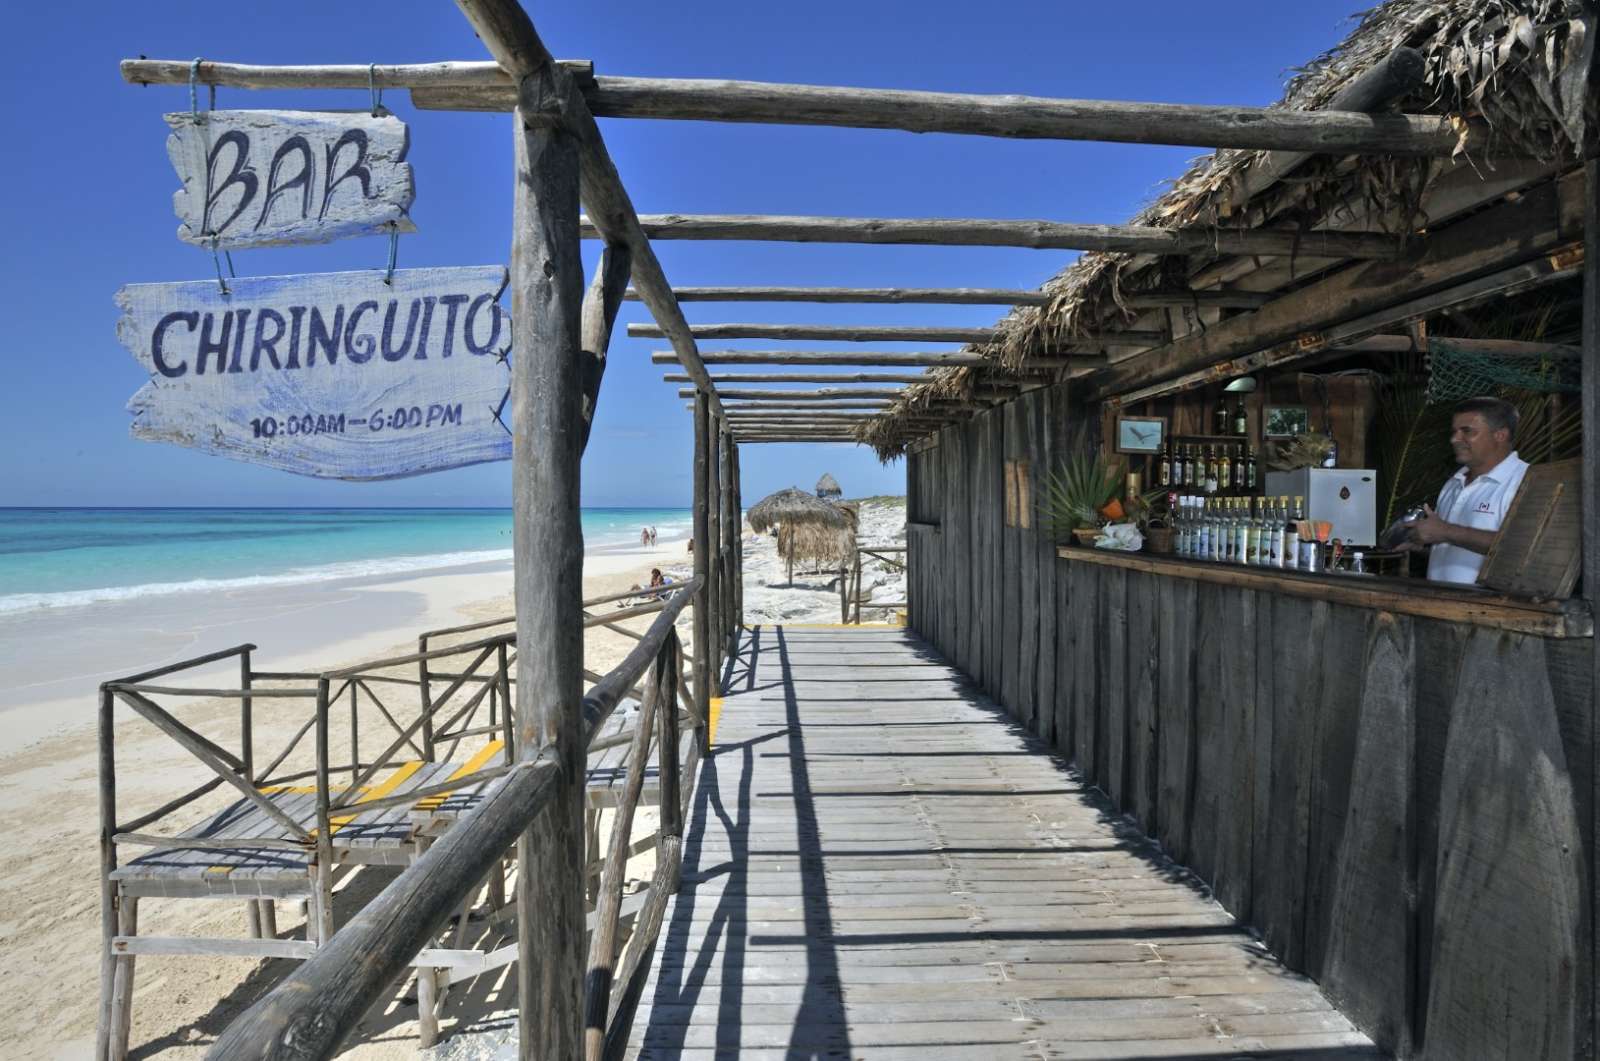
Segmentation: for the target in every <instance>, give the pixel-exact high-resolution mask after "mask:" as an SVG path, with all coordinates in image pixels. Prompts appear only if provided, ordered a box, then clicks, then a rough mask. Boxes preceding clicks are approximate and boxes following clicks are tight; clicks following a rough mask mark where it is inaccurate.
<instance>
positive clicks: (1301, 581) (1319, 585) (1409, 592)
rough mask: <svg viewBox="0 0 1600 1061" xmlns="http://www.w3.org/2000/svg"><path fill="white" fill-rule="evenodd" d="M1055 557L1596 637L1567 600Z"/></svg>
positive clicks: (1525, 630)
mask: <svg viewBox="0 0 1600 1061" xmlns="http://www.w3.org/2000/svg"><path fill="white" fill-rule="evenodd" d="M1056 555H1057V556H1059V557H1060V558H1061V559H1063V560H1068V561H1072V562H1075V563H1085V564H1099V565H1102V566H1105V567H1116V568H1122V569H1124V570H1127V571H1143V572H1147V573H1149V574H1153V575H1165V576H1167V577H1169V578H1185V579H1192V580H1194V581H1196V582H1207V583H1211V584H1213V585H1220V586H1236V587H1240V588H1243V589H1258V590H1266V591H1269V592H1272V593H1282V594H1285V595H1286V596H1291V597H1304V598H1307V599H1310V600H1323V601H1328V602H1329V603H1332V604H1348V605H1352V606H1354V607H1358V608H1369V609H1375V610H1378V611H1385V612H1391V613H1394V614H1398V615H1415V616H1420V617H1422V618H1427V619H1443V620H1446V621H1449V622H1457V623H1467V624H1469V625H1472V626H1484V627H1491V628H1494V629H1498V630H1510V631H1514V632H1516V633H1521V634H1536V635H1539V636H1541V637H1552V638H1573V637H1593V636H1594V616H1593V614H1592V613H1591V612H1590V610H1589V606H1588V604H1587V603H1586V602H1585V601H1583V600H1581V599H1579V598H1573V599H1571V600H1565V601H1528V600H1518V599H1515V598H1511V597H1504V596H1500V595H1499V594H1496V593H1493V592H1490V591H1488V590H1481V589H1475V588H1472V587H1468V586H1461V587H1447V586H1444V585H1441V584H1439V583H1435V582H1428V581H1426V580H1425V579H1420V578H1387V577H1381V576H1377V575H1352V574H1349V573H1338V574H1315V575H1313V574H1302V573H1299V572H1295V571H1279V570H1273V569H1269V568H1260V567H1250V566H1246V565H1241V564H1225V563H1212V562H1208V561H1204V560H1186V559H1181V558H1179V557H1175V556H1162V555H1158V554H1155V553H1145V552H1140V553H1126V552H1118V551H1116V550H1112V549H1094V548H1091V547H1089V546H1081V545H1063V546H1059V547H1057V549H1056Z"/></svg>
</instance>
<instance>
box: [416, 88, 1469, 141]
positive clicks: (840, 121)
mask: <svg viewBox="0 0 1600 1061" xmlns="http://www.w3.org/2000/svg"><path fill="white" fill-rule="evenodd" d="M589 95H590V100H591V105H592V106H593V108H594V112H595V113H596V114H598V115H600V116H602V117H607V118H652V119H672V120H685V121H714V122H740V123H750V122H755V123H764V124H774V125H825V126H844V127H849V128H857V129H901V130H905V131H907V132H915V133H956V134H963V135H969V136H989V137H1005V138H1016V139H1032V140H1094V141H1100V142H1104V143H1121V144H1174V145H1179V146H1184V147H1205V148H1216V147H1232V148H1243V149H1247V150H1272V149H1279V150H1293V151H1304V152H1324V153H1332V154H1383V155H1428V156H1433V157H1445V156H1448V155H1449V154H1450V153H1451V151H1453V150H1454V149H1455V148H1456V145H1457V143H1458V137H1457V135H1456V133H1455V132H1454V130H1453V129H1452V128H1451V126H1450V124H1449V122H1448V120H1447V119H1445V118H1442V117H1440V116H1436V115H1427V114H1417V115H1409V114H1393V115H1381V116H1374V115H1366V114H1353V113H1348V112H1343V111H1334V110H1317V111H1297V110H1283V109H1278V108H1266V107H1233V106H1216V105H1208V104H1188V103H1149V102H1143V101H1123V100H1080V99H1059V98H1049V97H1039V96H1016V95H977V94H971V93H956V92H919V91H911V90H905V89H882V88H845V87H839V86H833V85H796V84H781V83H774V82H767V81H726V80H708V79H686V78H645V77H597V78H596V79H595V85H594V88H593V90H592V91H591V92H590V94H589ZM510 99H511V93H510V91H509V90H508V89H507V88H506V87H505V86H504V85H488V86H484V87H483V88H477V87H476V86H473V87H468V88H455V89H453V90H451V89H444V90H434V89H432V88H424V89H421V90H418V91H415V92H414V93H413V101H414V103H415V105H416V106H417V107H419V108H423V109H435V108H437V109H464V110H508V109H509V103H510Z"/></svg>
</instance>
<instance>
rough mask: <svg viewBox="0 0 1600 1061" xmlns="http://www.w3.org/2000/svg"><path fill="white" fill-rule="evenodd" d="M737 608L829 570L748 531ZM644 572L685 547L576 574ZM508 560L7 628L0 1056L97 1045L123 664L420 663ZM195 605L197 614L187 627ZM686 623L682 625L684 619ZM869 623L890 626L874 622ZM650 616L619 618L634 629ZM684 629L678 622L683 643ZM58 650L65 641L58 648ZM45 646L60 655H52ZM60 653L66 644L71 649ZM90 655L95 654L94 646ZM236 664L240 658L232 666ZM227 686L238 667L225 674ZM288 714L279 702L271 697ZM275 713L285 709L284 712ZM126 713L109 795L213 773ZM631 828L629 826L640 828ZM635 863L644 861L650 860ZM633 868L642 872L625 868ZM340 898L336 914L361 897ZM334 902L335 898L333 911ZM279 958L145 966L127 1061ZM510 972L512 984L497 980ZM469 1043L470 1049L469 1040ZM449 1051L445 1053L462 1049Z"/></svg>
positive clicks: (247, 991)
mask: <svg viewBox="0 0 1600 1061" xmlns="http://www.w3.org/2000/svg"><path fill="white" fill-rule="evenodd" d="M904 515H905V513H904V506H903V502H900V503H896V502H895V501H887V502H875V503H868V504H866V505H864V506H863V509H862V521H861V534H860V540H861V541H862V542H863V543H873V544H896V543H901V542H903V539H904ZM743 542H744V549H745V573H746V588H745V613H746V621H747V622H748V623H750V624H758V623H773V622H837V621H838V619H839V596H838V585H837V582H836V581H834V580H835V579H837V577H838V575H837V572H809V573H808V572H803V571H801V570H799V569H797V570H796V572H795V576H794V583H793V584H792V585H791V584H789V582H788V580H787V577H786V574H785V569H784V565H783V564H782V562H781V561H780V560H779V558H778V557H777V555H776V549H775V545H774V541H773V539H771V538H770V537H764V536H757V535H754V534H751V533H750V532H749V530H748V528H746V530H745V532H744V535H743ZM652 567H660V568H662V570H663V571H664V572H665V573H666V574H668V575H669V576H671V577H674V578H687V577H689V576H690V575H691V574H692V558H691V556H690V555H689V554H688V553H687V552H686V551H685V548H684V542H682V541H673V542H667V541H662V542H661V543H660V544H659V545H658V546H657V547H656V548H655V549H654V550H649V549H641V548H638V547H633V548H629V549H615V550H607V551H595V552H593V553H591V554H590V555H589V556H588V557H587V559H586V561H585V567H584V595H585V596H586V597H592V596H601V595H604V594H608V593H613V592H619V591H621V590H625V589H627V588H629V587H630V586H632V585H634V584H639V583H644V582H647V581H648V580H649V572H650V569H651V568H652ZM863 584H864V586H867V587H870V588H871V589H872V592H873V595H874V597H876V598H877V599H880V600H889V599H895V600H903V599H904V584H903V580H902V577H901V576H899V575H897V574H896V573H894V572H892V571H888V570H884V569H883V568H882V565H880V564H877V563H872V564H869V565H867V568H866V570H865V573H864V577H863ZM510 591H511V585H510V566H509V564H479V565H474V566H470V567H464V568H459V569H450V570H441V571H429V572H423V573H418V574H415V575H411V576H407V577H401V578H396V577H380V578H367V579H352V580H349V581H348V582H329V583H324V584H319V585H317V586H314V587H306V586H294V587H269V588H260V589H245V590H235V591H230V592H228V593H227V594H223V595H219V597H218V598H217V599H207V600H205V601H196V600H193V599H191V600H187V601H184V600H174V599H168V600H164V601H161V602H159V603H154V604H152V603H150V602H141V603H137V604H135V603H131V602H130V603H128V604H125V605H123V604H116V605H110V604H108V605H98V606H95V607H92V608H75V609H62V610H60V612H59V613H51V612H45V613H36V614H32V615H27V616H22V617H18V616H9V617H7V618H6V621H5V623H3V624H0V645H4V649H3V651H4V652H5V653H7V654H8V657H7V658H5V659H4V660H0V663H3V664H4V670H0V673H5V674H6V675H7V680H6V688H5V690H4V693H3V697H4V699H3V700H0V719H3V720H4V722H5V725H4V726H3V727H0V794H3V796H4V797H5V798H4V800H3V802H0V828H3V829H4V831H5V835H6V836H7V837H8V839H9V842H10V849H11V851H12V853H13V863H12V868H11V870H10V871H9V872H8V874H7V887H6V888H5V889H4V890H3V891H0V952H3V953H4V957H5V960H4V962H0V992H4V996H5V997H6V998H7V1001H8V1004H7V1007H6V1008H7V1016H6V1017H5V1018H4V1019H0V1058H78V1057H84V1056H88V1055H89V1054H90V1053H91V1051H92V1048H93V1042H94V1030H95V1028H94V1025H95V1008H96V999H97V991H98V970H99V960H100V959H99V950H100V933H99V879H98V878H99V872H98V859H99V853H98V842H97V832H98V828H99V817H98V811H97V808H96V777H97V764H96V740H95V704H96V699H95V688H96V686H97V685H98V683H99V682H101V681H104V680H107V679H109V678H112V677H115V676H117V675H119V674H125V673H128V672H130V671H134V670H138V669H142V668H146V667H150V666H157V665H160V664H162V663H165V662H169V661H173V660H178V659H182V658H186V657H190V656H193V655H197V654H200V653H204V652H207V651H212V650H215V649H217V648H220V647H227V646H231V645H236V644H240V643H243V642H251V643H254V644H256V645H257V646H258V648H257V650H256V656H255V660H256V666H257V667H258V668H271V669H283V670H321V669H330V668H333V667H338V666H346V665H351V664H355V663H359V662H362V661H364V660H369V659H375V658H383V657H386V656H393V655H401V654H405V653H408V652H411V651H414V650H415V646H416V640H415V638H416V635H417V634H418V633H419V632H421V631H423V630H427V629H437V628H441V627H448V626H453V625H459V624H461V623H466V622H472V621H476V620H479V619H488V618H495V617H498V616H504V615H509V614H510V613H511V610H512V602H511V596H510ZM196 609H200V610H201V611H203V613H204V616H205V621H204V623H203V624H199V628H198V629H196V628H195V627H196V625H197V624H196V622H195V614H196ZM686 614H687V613H686ZM864 618H866V619H868V620H869V621H871V620H874V619H885V618H892V616H890V615H887V614H884V613H876V614H872V613H869V614H867V615H866V616H864ZM648 620H649V617H648V616H646V617H641V618H639V619H635V620H632V621H630V622H629V625H630V626H631V627H632V628H634V629H643V628H644V627H645V626H647V625H648ZM687 625H688V621H687V618H686V619H685V620H684V626H685V634H687V629H686V628H687ZM63 642H65V643H66V644H65V645H63ZM633 644H634V642H633V641H631V640H629V639H628V638H626V637H623V636H621V635H619V634H615V633H612V632H609V631H606V630H604V629H591V630H590V631H589V632H588V635H587V637H586V640H585V663H586V666H587V667H588V668H589V669H591V670H593V671H596V672H601V673H603V672H605V671H606V670H608V669H609V668H610V667H611V666H613V665H614V664H615V663H616V662H617V661H618V660H619V659H620V658H621V657H622V656H623V655H624V654H625V653H626V652H627V650H628V649H629V648H630V647H631V646H632V645H633ZM52 646H55V647H54V648H52ZM71 646H77V648H76V649H73V648H72V647H71ZM88 648H95V649H97V651H94V652H90V651H88ZM229 666H230V667H236V664H230V665H229ZM232 673H233V676H234V681H235V682H236V680H237V671H236V670H233V672H232ZM216 677H217V672H215V671H212V672H211V673H209V674H208V673H207V672H205V671H200V672H195V673H193V674H186V675H184V677H183V681H185V682H188V683H191V684H192V683H195V682H202V683H204V682H205V681H208V680H209V681H212V682H215V680H216ZM293 702H294V701H275V702H274V703H276V704H283V703H293ZM273 713H274V712H273V711H272V710H268V709H266V708H265V705H263V708H260V709H258V711H257V724H258V727H259V729H258V737H257V739H258V741H259V742H261V743H262V744H266V743H269V742H271V741H272V740H273V739H275V738H277V739H281V738H282V737H284V736H286V735H287V734H288V733H290V732H292V730H293V728H294V725H295V724H296V723H297V722H298V717H297V718H296V719H295V720H294V722H291V721H290V720H289V719H288V718H287V717H285V718H284V719H283V720H282V721H281V722H278V721H275V720H274V719H273V717H272V716H273ZM279 713H280V714H284V715H287V712H286V711H279ZM125 715H126V717H122V715H119V719H120V720H119V722H118V725H117V737H116V747H117V775H118V795H119V801H125V802H126V805H127V806H129V807H135V808H146V807H153V806H156V805H158V804H159V803H161V802H163V801H164V800H165V799H168V798H171V796H172V795H173V794H175V793H177V792H181V791H184V790H186V789H187V788H188V787H190V786H192V785H193V784H196V783H198V782H199V781H201V780H205V779H206V778H207V777H208V776H209V775H208V774H207V772H206V770H205V768H204V767H203V766H202V765H201V764H199V763H198V762H197V761H196V760H194V759H193V758H191V757H189V756H187V755H186V754H185V753H183V752H182V751H181V750H179V749H178V748H177V747H176V746H175V745H174V744H173V743H172V742H171V741H170V740H168V739H167V738H166V737H164V736H163V735H162V734H160V733H159V732H157V731H156V730H155V729H154V728H153V727H151V726H149V725H148V724H146V723H145V722H143V721H142V720H140V719H138V718H137V717H135V716H133V715H132V714H131V712H129V713H125ZM184 721H185V722H186V723H189V724H191V725H194V726H195V727H196V728H197V729H199V730H200V731H201V732H203V733H206V734H207V735H214V739H217V740H219V742H221V741H224V740H228V739H233V738H235V737H236V730H237V704H236V702H235V701H223V700H205V699H195V700H191V701H187V702H185V704H184ZM651 821H652V818H651V816H647V815H641V818H640V820H639V821H638V822H637V823H636V830H638V829H645V830H647V829H649V828H651ZM644 861H645V860H641V863H643V862H644ZM630 870H631V875H642V874H644V873H647V872H648V865H646V864H641V865H638V866H636V867H630ZM362 878H370V880H368V881H367V882H366V883H365V884H361V885H360V887H361V888H367V889H374V890H375V889H376V888H378V887H381V886H382V883H384V882H385V881H386V880H387V879H388V878H387V877H386V876H385V875H384V873H383V872H381V871H377V872H365V871H364V872H362V873H358V874H355V875H354V876H353V878H351V879H353V880H354V881H355V882H357V884H360V882H361V880H362ZM357 884H352V885H350V888H351V889H352V890H353V893H352V894H351V895H350V896H349V897H348V900H347V901H348V902H350V903H354V902H357V901H358V900H359V897H360V888H358V887H357ZM338 902H339V898H338V897H336V905H337V904H338ZM278 905H279V915H278V918H279V919H278V928H279V934H280V936H285V937H293V936H295V935H297V934H298V931H299V929H300V926H301V924H302V922H301V920H300V916H299V914H298V913H297V904H291V903H280V904H278ZM140 915H141V925H140V928H141V931H142V932H156V933H170V934H185V935H200V936H238V935H241V934H242V933H243V927H244V926H243V917H242V914H241V911H240V907H239V905H238V904H236V903H216V904H209V903H196V902H160V901H149V902H146V903H144V904H143V905H142V906H141V911H140ZM286 969H287V963H286V962H282V961H278V962H271V961H269V962H261V961H255V960H248V959H237V958H220V959H219V958H208V959H194V958H191V959H182V958H145V959H141V960H140V962H139V970H138V975H137V977H136V986H135V994H134V1021H133V1036H132V1042H133V1043H134V1044H135V1049H134V1053H133V1056H135V1057H175V1058H180V1057H196V1058H197V1057H200V1056H202V1055H203V1053H204V1051H205V1049H206V1047H207V1046H208V1045H209V1044H210V1043H211V1042H212V1041H213V1039H214V1038H215V1036H216V1034H217V1033H218V1032H219V1031H220V1030H221V1029H222V1028H223V1027H225V1026H226V1025H227V1023H228V1022H229V1021H230V1020H231V1019H232V1018H233V1017H234V1016H236V1015H237V1014H238V1013H239V1012H241V1011H242V1010H243V1009H244V1008H247V1007H248V1006H249V1005H250V1004H251V1003H252V1002H253V1001H254V1000H255V999H257V998H259V997H260V996H261V995H262V994H263V993H265V991H266V990H268V989H270V987H271V985H272V984H273V983H274V982H275V981H276V980H277V979H278V978H279V977H280V976H282V975H283V973H284V971H286ZM508 974H509V979H508V978H507V976H508ZM481 980H483V981H485V982H483V983H475V984H474V985H473V989H472V991H471V992H470V998H468V999H466V1000H464V1001H463V1003H462V1006H463V1007H470V1012H468V1011H466V1010H463V1012H462V1013H455V1014H451V1015H450V1017H449V1018H447V1023H446V1030H447V1032H448V1031H449V1030H450V1028H451V1022H452V1021H453V1020H455V1019H457V1018H459V1017H461V1016H466V1017H467V1022H468V1023H470V1024H471V1026H472V1027H473V1028H475V1029H477V1030H478V1031H480V1032H482V1033H484V1035H483V1037H484V1038H489V1039H492V1038H494V1037H495V1036H497V1035H503V1027H504V1023H505V1016H504V1014H505V1012H506V1011H505V1006H506V1004H507V1003H508V1002H509V1001H510V1000H509V999H508V997H507V996H506V989H507V988H508V987H511V988H513V993H514V984H515V976H514V970H506V971H503V972H502V974H501V975H500V976H499V977H484V978H481ZM467 1038H468V1039H469V1040H470V1039H472V1038H478V1037H477V1036H473V1037H467ZM454 1041H455V1043H456V1045H455V1046H454V1047H451V1045H450V1044H451V1042H452V1040H451V1039H449V1038H447V1039H446V1040H445V1041H444V1043H443V1044H441V1048H440V1051H441V1054H442V1055H444V1056H452V1055H451V1054H450V1053H448V1051H451V1050H459V1049H460V1048H461V1047H462V1046H464V1045H465V1042H463V1040H462V1039H461V1038H459V1037H458V1038H457V1039H456V1040H454ZM344 1056H349V1057H353V1058H383V1059H387V1058H401V1057H414V1056H417V1040H416V1024H415V1005H414V1003H411V1004H408V1003H407V1002H406V1001H405V1000H404V999H401V1000H399V1001H395V1002H391V1003H389V1004H388V1005H386V1006H385V1007H383V1011H382V1012H375V1013H374V1014H373V1015H371V1016H370V1017H369V1019H368V1025H367V1026H366V1027H365V1028H364V1030H363V1033H362V1041H361V1042H360V1043H359V1044H357V1045H355V1046H353V1047H352V1048H351V1049H349V1050H347V1051H346V1053H345V1055H344Z"/></svg>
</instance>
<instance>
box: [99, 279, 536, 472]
mask: <svg viewBox="0 0 1600 1061" xmlns="http://www.w3.org/2000/svg"><path fill="white" fill-rule="evenodd" d="M383 276H384V274H383V273H382V272H381V271H378V270H368V271H363V272H351V273H322V274H316V275H311V276H273V277H258V278H253V279H242V278H241V279H236V280H232V281H230V282H229V288H230V292H229V293H228V294H226V295H224V294H223V293H222V291H221V289H220V287H219V285H218V284H217V283H216V282H215V281H212V280H203V281H197V282H192V283H180V284H130V285H129V286H127V287H124V288H123V289H122V290H121V291H119V292H118V293H117V305H118V306H119V307H120V308H121V309H122V312H123V316H122V318H121V320H120V321H119V322H118V325H117V336H118V338H119V339H120V340H121V341H122V344H123V345H124V346H126V347H127V348H128V349H129V350H131V351H132V352H133V356H134V357H135V358H137V359H138V361H139V363H140V364H142V365H143V366H144V367H145V369H146V370H147V371H148V372H149V373H150V382H149V383H147V384H145V385H144V387H142V388H140V390H139V392H138V393H137V394H135V395H134V396H133V398H132V399H131V400H130V401H129V402H128V410H129V411H130V412H131V413H133V436H134V437H135V438H141V439H146V440H149V441H156V442H171V443H174V444H175V445H179V446H187V447H189V448H191V449H198V450H200V451H202V452H205V453H215V454H218V455H221V456H224V457H232V458H234V459H236V460H244V461H249V462H251V463H253V464H264V465H267V466H268V467H272V468H281V469H283V470H285V471H291V472H296V473H298V474H300V475H313V476H318V477H321V478H332V479H392V478H398V477H400V476H406V475H419V474H421V473H423V472H431V471H439V470H441V469H444V468H456V467H460V466H462V465H465V464H476V463H479V462H482V461H493V460H509V459H510V457H511V434H510V432H509V431H508V430H507V427H506V424H509V422H510V407H509V404H508V403H507V401H506V398H507V395H508V394H509V387H510V381H511V365H510V361H509V358H510V352H511V315H510V314H509V313H508V312H505V311H504V310H503V309H502V308H501V307H500V305H499V302H498V300H499V298H500V295H501V293H502V292H503V291H504V290H505V286H506V282H507V277H506V271H505V268H504V267H502V266H498V265H489V266H476V267H471V268H456V269H404V270H400V271H398V272H396V273H395V274H394V282H393V284H392V285H387V284H385V283H384V280H383ZM502 417H503V418H504V421H505V423H502V420H501V418H502Z"/></svg>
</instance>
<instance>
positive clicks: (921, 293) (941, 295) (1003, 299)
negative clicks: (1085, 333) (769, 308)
mask: <svg viewBox="0 0 1600 1061" xmlns="http://www.w3.org/2000/svg"><path fill="white" fill-rule="evenodd" d="M672 293H673V294H674V295H676V296H677V297H678V301H679V302H874V303H877V302H883V303H897V304H898V303H905V304H918V305H951V306H990V305H993V306H1042V305H1044V304H1045V303H1046V302H1048V301H1050V296H1049V295H1048V294H1046V293H1045V292H1043V291H1024V290H1013V289H1011V288H1003V287H675V288H673V289H672ZM637 297H638V296H637V295H635V294H634V293H633V292H632V291H629V292H628V294H627V298H629V299H630V300H632V299H636V298H637Z"/></svg>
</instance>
